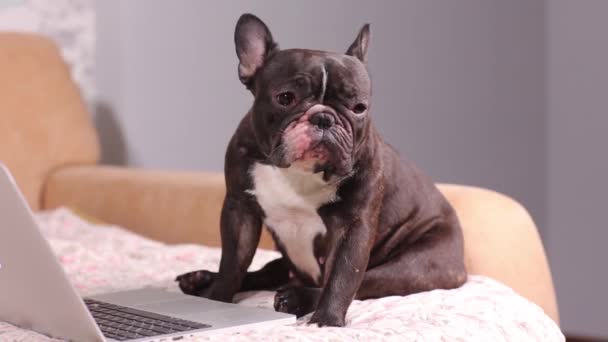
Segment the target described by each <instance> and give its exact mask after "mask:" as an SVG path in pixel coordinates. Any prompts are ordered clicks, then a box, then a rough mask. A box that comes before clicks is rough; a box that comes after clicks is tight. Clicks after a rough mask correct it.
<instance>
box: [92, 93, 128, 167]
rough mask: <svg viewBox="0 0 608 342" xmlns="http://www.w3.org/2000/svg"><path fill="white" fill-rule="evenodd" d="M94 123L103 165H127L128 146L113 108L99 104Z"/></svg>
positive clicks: (96, 108)
mask: <svg viewBox="0 0 608 342" xmlns="http://www.w3.org/2000/svg"><path fill="white" fill-rule="evenodd" d="M94 122H95V128H96V129H97V134H98V135H99V144H100V146H101V163H102V164H109V165H126V164H127V161H128V153H127V144H126V141H125V136H124V133H123V131H122V129H121V127H120V123H119V122H118V120H116V113H115V112H114V110H113V109H112V107H111V106H110V105H108V104H106V103H103V102H99V103H97V104H96V105H95V116H94Z"/></svg>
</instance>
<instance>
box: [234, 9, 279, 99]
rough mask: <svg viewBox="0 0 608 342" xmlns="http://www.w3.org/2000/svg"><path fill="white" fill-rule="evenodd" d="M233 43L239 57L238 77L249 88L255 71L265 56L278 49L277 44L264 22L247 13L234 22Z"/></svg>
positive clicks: (262, 62) (260, 65)
mask: <svg viewBox="0 0 608 342" xmlns="http://www.w3.org/2000/svg"><path fill="white" fill-rule="evenodd" d="M234 44H235V45H236V55H237V56H238V57H239V79H240V80H241V82H243V84H245V85H246V86H247V88H250V86H251V81H252V80H253V77H254V76H255V73H256V72H257V71H258V70H259V69H260V68H261V67H262V65H264V61H265V60H266V58H267V57H268V56H269V55H270V54H271V53H272V52H274V51H276V50H278V45H277V43H275V41H274V40H273V39H272V34H271V33H270V30H269V29H268V27H267V26H266V24H264V22H263V21H262V20H260V18H258V17H256V16H255V15H253V14H249V13H246V14H243V15H242V16H241V17H240V18H239V21H238V22H237V23H236V29H235V31H234Z"/></svg>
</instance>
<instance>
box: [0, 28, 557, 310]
mask: <svg viewBox="0 0 608 342" xmlns="http://www.w3.org/2000/svg"><path fill="white" fill-rule="evenodd" d="M98 156H99V144H98V140H97V135H96V132H95V129H94V127H93V125H92V122H91V118H90V115H89V113H87V110H86V107H85V105H84V103H83V100H82V98H81V97H80V94H79V92H78V89H77V88H76V86H75V85H74V83H73V82H72V80H71V79H70V75H69V72H68V68H67V66H66V65H65V64H64V62H63V60H62V59H61V57H60V55H59V53H58V50H57V48H56V47H55V46H54V45H53V43H51V42H50V41H49V40H47V39H46V38H43V37H40V36H35V35H27V34H16V33H0V162H2V163H4V164H6V165H7V166H8V168H9V169H10V170H11V171H12V173H13V174H14V176H15V178H16V181H17V183H18V185H19V187H20V188H21V190H22V191H23V193H24V194H25V197H26V198H27V200H28V202H29V204H30V206H31V207H32V208H33V209H34V210H41V209H51V208H56V207H59V206H67V207H69V208H72V209H74V210H76V211H77V212H79V213H81V214H84V215H86V216H87V217H92V218H95V219H97V220H101V221H104V222H107V223H112V224H118V225H121V226H124V227H126V228H128V229H131V230H133V231H135V232H137V233H139V234H142V235H145V236H148V237H151V238H154V239H157V240H161V241H165V242H167V243H186V242H188V243H200V244H206V245H211V246H218V245H219V242H220V238H219V212H220V208H221V204H222V199H223V195H224V191H225V190H224V179H223V176H222V175H221V174H218V173H212V172H164V171H149V170H141V169H133V168H126V167H109V166H100V165H96V163H97V161H98ZM439 188H440V189H441V191H442V192H443V193H444V194H445V196H446V197H447V198H448V200H449V201H450V202H451V203H452V205H453V206H454V207H455V208H456V211H457V213H458V216H459V218H460V220H461V223H462V225H463V228H464V234H465V255H466V264H467V267H468V271H469V272H470V273H472V274H482V275H487V276H490V277H492V278H494V279H497V280H499V281H501V282H503V283H505V284H507V285H509V286H510V287H511V288H513V289H514V290H515V291H517V292H518V293H520V294H521V295H522V296H524V297H527V298H528V299H529V300H531V301H533V302H535V303H537V304H538V305H539V306H540V307H542V308H543V309H544V310H545V312H546V313H547V314H548V315H549V316H551V317H552V318H553V319H554V320H555V321H556V322H557V321H558V311H557V304H556V301H555V294H554V289H553V283H552V280H551V273H550V270H549V267H548V264H547V260H546V257H545V252H544V249H543V246H542V243H541V241H540V238H539V235H538V232H537V230H536V227H535V225H534V222H533V221H532V219H531V218H530V216H529V215H528V213H527V212H526V210H525V209H524V208H523V207H522V206H521V205H520V204H518V203H517V202H516V201H514V200H513V199H510V198H508V197H506V196H504V195H501V194H498V193H496V192H492V191H490V190H484V189H480V188H473V187H467V186H459V185H439ZM260 247H261V248H273V246H272V241H271V240H270V239H269V237H268V235H265V236H264V237H263V238H262V241H261V242H260Z"/></svg>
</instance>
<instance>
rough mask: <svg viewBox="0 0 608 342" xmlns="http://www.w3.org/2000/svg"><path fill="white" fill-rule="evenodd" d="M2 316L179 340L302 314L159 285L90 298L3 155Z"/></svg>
mask: <svg viewBox="0 0 608 342" xmlns="http://www.w3.org/2000/svg"><path fill="white" fill-rule="evenodd" d="M0 321H4V322H8V323H11V324H14V325H17V326H19V327H22V328H26V329H31V330H34V331H37V332H40V333H42V334H46V335H49V336H52V337H56V338H62V339H67V340H72V341H172V340H180V339H182V338H184V337H188V336H196V335H199V334H210V333H214V332H217V331H222V332H223V331H226V330H227V329H228V330H232V329H240V328H243V327H252V326H254V327H259V326H268V325H282V324H289V323H294V322H295V316H293V315H288V314H283V313H279V312H274V311H272V310H265V309H258V308H249V307H244V306H239V305H236V304H228V303H222V302H216V301H211V300H208V299H204V298H199V297H194V296H188V295H184V294H181V293H173V292H167V291H164V290H161V289H152V288H146V289H140V290H133V291H124V292H116V293H109V294H103V295H96V296H91V297H88V298H84V299H82V298H81V297H80V296H79V295H78V294H77V293H76V291H75V290H74V288H73V287H72V285H71V284H70V282H69V280H68V278H67V276H66V274H65V273H64V271H63V268H62V267H61V265H60V264H59V262H58V261H57V259H56V257H55V255H54V253H53V251H52V250H51V248H50V246H49V244H48V242H47V241H46V240H45V238H44V237H43V236H42V234H41V232H40V230H39V228H38V226H37V224H36V221H35V219H34V216H33V214H32V212H31V210H30V208H29V207H28V205H27V203H26V201H25V200H24V198H23V196H22V195H21V193H20V192H19V190H18V188H17V185H16V183H15V182H14V180H13V178H12V177H11V175H10V173H9V171H8V169H7V168H6V167H5V166H4V165H2V164H1V163H0Z"/></svg>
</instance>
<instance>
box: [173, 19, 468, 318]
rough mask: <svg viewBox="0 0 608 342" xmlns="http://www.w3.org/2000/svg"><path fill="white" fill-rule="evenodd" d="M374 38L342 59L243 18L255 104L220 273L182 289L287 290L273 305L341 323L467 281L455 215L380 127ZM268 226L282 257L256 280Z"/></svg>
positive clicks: (237, 151) (234, 166) (222, 294)
mask: <svg viewBox="0 0 608 342" xmlns="http://www.w3.org/2000/svg"><path fill="white" fill-rule="evenodd" d="M369 32H370V31H369V25H365V26H363V28H362V29H361V31H360V32H359V35H358V36H357V38H356V40H355V41H354V42H353V43H352V45H351V46H350V47H349V48H348V50H347V52H346V54H337V53H331V52H325V51H315V50H303V49H290V50H279V48H278V46H277V44H276V43H275V42H274V40H273V38H272V35H271V34H270V31H269V30H268V28H267V27H266V25H265V24H264V23H263V22H262V21H261V20H260V19H258V18H257V17H255V16H253V15H251V14H245V15H243V16H242V17H241V18H240V19H239V21H238V23H237V26H236V32H235V43H236V51H237V56H238V58H239V67H238V72H239V78H240V80H241V81H242V82H243V83H244V84H245V85H246V86H247V88H248V89H249V90H250V91H251V92H252V94H253V95H254V98H255V99H254V103H253V106H252V108H251V110H250V111H249V112H248V113H247V114H246V115H245V117H244V118H243V119H242V121H241V123H240V125H239V126H238V128H237V130H236V133H235V134H234V136H233V137H232V140H231V141H230V143H229V145H228V150H227V152H226V162H225V175H226V186H227V194H226V198H225V200H224V206H223V210H222V215H221V234H222V259H221V263H220V269H219V272H218V273H214V272H209V271H196V272H191V273H187V274H184V275H181V276H179V277H178V278H177V281H179V285H180V287H181V289H182V290H183V291H184V292H185V293H188V294H193V295H197V296H203V297H208V298H211V299H216V300H223V301H231V300H232V297H233V295H234V294H235V293H236V292H237V291H244V290H261V289H278V292H277V294H276V297H275V308H276V310H278V311H283V312H289V313H294V314H297V315H298V316H302V315H305V314H307V313H309V312H312V311H315V313H314V314H313V316H312V318H311V320H310V322H312V323H317V324H319V325H328V326H343V325H344V323H345V322H344V318H345V314H346V311H347V309H348V306H349V305H350V303H351V301H352V300H353V298H359V299H365V298H376V297H382V296H390V295H408V294H411V293H416V292H420V291H426V290H432V289H436V288H446V289H448V288H455V287H458V286H460V285H461V284H463V282H464V281H465V279H466V272H465V267H464V261H463V237H462V231H461V228H460V226H459V223H458V219H457V217H456V215H455V213H454V211H453V209H452V208H451V207H450V205H449V204H448V203H447V201H446V200H445V198H444V197H443V196H442V195H441V193H440V192H439V191H438V190H437V188H436V187H435V185H434V184H433V182H432V181H431V180H430V179H428V178H427V177H426V176H425V175H424V174H422V173H421V172H420V171H419V170H417V169H416V168H415V167H414V166H413V165H412V164H411V163H409V162H408V161H404V160H402V159H400V158H399V156H398V154H397V152H396V151H395V150H394V149H393V148H392V147H391V146H389V145H388V144H386V143H385V142H384V141H383V140H382V138H381V137H380V135H379V133H378V131H377V130H376V128H375V127H374V125H373V123H372V121H371V117H370V113H369V109H370V105H371V81H370V78H369V74H368V72H367V68H366V58H367V47H368V44H369V37H370V33H369ZM263 224H265V225H266V226H267V227H268V229H269V230H270V232H271V233H272V235H273V237H274V239H275V242H276V245H277V247H278V249H279V250H280V251H281V253H282V255H283V256H282V258H279V259H276V260H274V261H272V262H270V263H268V264H267V265H266V266H265V267H264V268H262V269H261V270H259V271H255V272H247V269H248V267H249V265H250V263H251V260H252V258H253V255H254V253H255V250H256V247H257V244H258V241H259V238H260V233H261V229H262V225H263Z"/></svg>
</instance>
